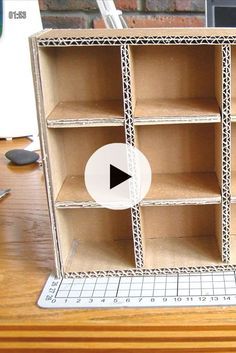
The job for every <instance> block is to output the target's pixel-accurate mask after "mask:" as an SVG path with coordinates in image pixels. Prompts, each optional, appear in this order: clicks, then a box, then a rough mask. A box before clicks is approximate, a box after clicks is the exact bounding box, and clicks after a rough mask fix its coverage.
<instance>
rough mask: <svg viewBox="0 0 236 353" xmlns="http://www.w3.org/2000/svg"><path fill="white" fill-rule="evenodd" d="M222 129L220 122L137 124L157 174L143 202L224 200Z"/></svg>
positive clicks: (139, 137)
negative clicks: (220, 140) (221, 179)
mask: <svg viewBox="0 0 236 353" xmlns="http://www.w3.org/2000/svg"><path fill="white" fill-rule="evenodd" d="M219 131H220V124H219V123H216V124H177V125H156V126H136V135H137V141H138V147H139V149H140V150H141V151H142V152H143V153H144V154H145V156H146V157H147V159H148V160H149V162H150V165H151V169H152V173H153V178H152V184H151V188H150V190H149V193H148V194H147V195H146V197H145V199H144V200H143V204H147V203H157V204H158V202H160V203H161V202H166V203H168V202H169V201H172V202H173V203H182V202H183V203H189V204H192V203H203V204H205V203H212V204H215V203H220V201H221V192H220V178H221V172H220V161H221V151H220V146H221V145H218V144H217V143H216V141H218V138H219V137H220V136H219ZM217 176H219V177H217Z"/></svg>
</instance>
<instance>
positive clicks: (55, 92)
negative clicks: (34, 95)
mask: <svg viewBox="0 0 236 353" xmlns="http://www.w3.org/2000/svg"><path fill="white" fill-rule="evenodd" d="M39 63H40V70H41V75H42V85H43V92H44V106H45V114H46V118H47V119H48V125H49V126H51V127H53V125H54V124H59V123H60V122H61V124H63V123H64V124H65V126H67V125H69V124H70V123H71V121H70V120H72V122H74V123H75V122H76V120H77V121H78V123H79V120H80V119H82V120H83V121H86V119H87V120H91V119H106V118H107V119H112V118H120V119H122V117H123V98H122V97H123V95H122V76H121V61H120V49H119V47H111V46H109V47H108V46H107V47H98V46H94V47H92V46H91V47H90V46H89V47H67V48H40V49H39Z"/></svg>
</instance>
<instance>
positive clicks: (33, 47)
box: [29, 37, 64, 277]
mask: <svg viewBox="0 0 236 353" xmlns="http://www.w3.org/2000/svg"><path fill="white" fill-rule="evenodd" d="M29 44H30V53H31V64H32V72H33V80H34V87H35V99H36V106H37V115H38V127H39V136H40V144H41V151H42V161H43V168H44V175H45V183H46V192H47V200H48V208H49V216H50V221H51V229H52V237H53V245H54V247H53V248H54V254H55V264H56V274H57V276H58V277H61V276H63V275H64V270H63V264H62V257H61V249H60V244H59V238H58V234H57V226H56V217H55V212H56V211H55V205H54V202H53V199H54V198H53V187H52V177H51V173H50V170H51V169H50V162H49V158H48V143H47V131H46V129H47V126H46V117H45V108H44V102H43V89H42V82H41V79H40V77H41V74H40V65H39V52H38V50H39V49H38V46H37V37H31V38H30V39H29Z"/></svg>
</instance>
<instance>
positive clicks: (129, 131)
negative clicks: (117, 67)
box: [120, 45, 144, 268]
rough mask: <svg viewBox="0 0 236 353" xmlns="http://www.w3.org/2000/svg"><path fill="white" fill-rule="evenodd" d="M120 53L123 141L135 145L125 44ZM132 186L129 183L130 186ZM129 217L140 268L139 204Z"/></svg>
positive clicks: (129, 72)
mask: <svg viewBox="0 0 236 353" xmlns="http://www.w3.org/2000/svg"><path fill="white" fill-rule="evenodd" d="M120 53H121V72H122V83H123V102H124V118H125V141H126V143H127V144H129V145H131V146H135V137H134V117H133V108H132V92H131V71H130V59H129V47H128V46H127V45H122V46H121V48H120ZM128 163H129V168H130V170H129V172H130V173H131V175H134V171H135V165H134V163H133V160H132V156H128ZM131 184H132V183H131ZM133 186H134V185H133ZM133 186H132V185H131V188H132V187H133ZM134 187H135V186H134ZM131 193H132V190H131ZM131 219H132V233H133V244H134V257H135V265H136V267H137V268H141V267H143V265H144V260H143V244H142V234H141V225H140V210H139V205H135V206H134V207H132V208H131Z"/></svg>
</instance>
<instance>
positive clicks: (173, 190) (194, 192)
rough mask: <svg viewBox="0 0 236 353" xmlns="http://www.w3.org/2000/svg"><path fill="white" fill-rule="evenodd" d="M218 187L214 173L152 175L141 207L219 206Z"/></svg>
mask: <svg viewBox="0 0 236 353" xmlns="http://www.w3.org/2000/svg"><path fill="white" fill-rule="evenodd" d="M220 202H221V194H220V187H219V184H218V180H217V177H216V174H215V173H176V174H175V173H173V174H154V175H153V176H152V184H151V188H150V190H149V192H148V194H147V195H146V197H145V199H144V200H143V201H142V202H141V205H142V206H149V205H150V206H151V205H161V204H171V203H174V204H183V203H184V204H189V205H191V204H219V203H220Z"/></svg>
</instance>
